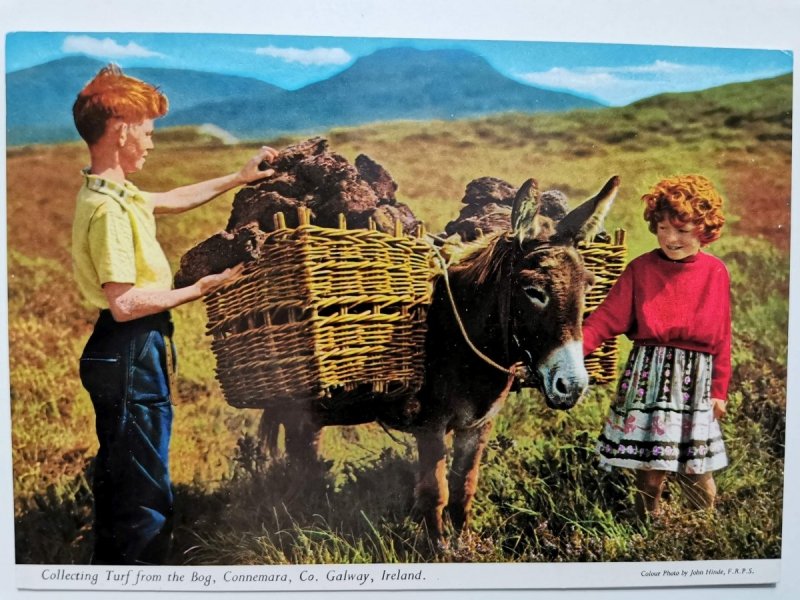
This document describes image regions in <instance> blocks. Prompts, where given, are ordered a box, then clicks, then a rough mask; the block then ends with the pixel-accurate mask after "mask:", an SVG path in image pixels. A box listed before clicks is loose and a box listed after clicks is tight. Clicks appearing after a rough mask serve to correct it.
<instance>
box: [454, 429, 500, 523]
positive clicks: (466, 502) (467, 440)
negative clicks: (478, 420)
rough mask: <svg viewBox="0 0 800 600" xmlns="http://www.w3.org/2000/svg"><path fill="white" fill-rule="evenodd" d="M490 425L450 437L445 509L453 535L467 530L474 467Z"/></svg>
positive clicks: (475, 480) (475, 474) (475, 477)
mask: <svg viewBox="0 0 800 600" xmlns="http://www.w3.org/2000/svg"><path fill="white" fill-rule="evenodd" d="M491 432H492V422H491V421H487V422H485V423H483V424H482V425H480V426H478V427H475V428H473V429H457V430H456V431H455V433H454V434H453V464H452V466H451V467H450V480H449V483H450V503H449V504H448V506H447V510H448V512H449V513H450V520H451V521H452V522H453V527H454V528H455V530H456V532H457V533H461V531H462V530H464V529H467V528H469V521H470V511H471V510H472V499H473V498H474V497H475V490H476V489H477V487H478V470H479V469H478V468H479V467H480V464H481V458H482V456H483V449H484V448H486V444H487V442H488V441H489V434H490V433H491Z"/></svg>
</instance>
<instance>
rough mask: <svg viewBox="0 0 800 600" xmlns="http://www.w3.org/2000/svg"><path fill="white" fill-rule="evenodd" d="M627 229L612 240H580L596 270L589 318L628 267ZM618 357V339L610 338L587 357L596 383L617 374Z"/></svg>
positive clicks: (586, 261) (588, 263)
mask: <svg viewBox="0 0 800 600" xmlns="http://www.w3.org/2000/svg"><path fill="white" fill-rule="evenodd" d="M627 250H628V249H627V245H626V243H625V230H624V229H618V230H616V231H615V232H614V240H613V241H612V242H598V241H594V242H592V243H590V244H581V245H580V246H579V247H578V251H579V252H580V254H581V256H582V257H583V262H584V264H585V265H586V267H587V268H588V269H589V270H590V271H591V272H592V273H594V277H595V283H594V285H593V286H592V289H591V290H590V291H589V293H588V294H587V295H586V312H584V318H586V317H587V316H588V315H589V314H591V312H592V311H593V310H594V309H595V308H597V307H598V306H599V305H600V303H601V302H602V301H603V299H604V298H605V297H606V295H607V294H608V291H609V290H610V289H611V286H613V285H614V283H616V281H617V279H619V276H620V275H621V274H622V271H623V270H624V268H625V259H626V257H627ZM618 358H619V341H618V339H617V338H614V339H611V340H608V341H607V342H605V343H604V344H603V345H602V346H600V347H599V348H598V349H597V350H595V351H594V352H592V353H591V354H590V355H589V356H587V357H586V359H585V364H586V370H587V371H588V372H589V377H590V378H591V380H592V381H593V382H594V383H598V384H605V383H609V382H612V381H615V380H616V378H617V361H618Z"/></svg>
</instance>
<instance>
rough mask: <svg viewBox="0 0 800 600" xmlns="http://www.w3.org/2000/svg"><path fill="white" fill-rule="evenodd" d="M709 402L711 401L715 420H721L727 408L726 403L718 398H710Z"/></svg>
mask: <svg viewBox="0 0 800 600" xmlns="http://www.w3.org/2000/svg"><path fill="white" fill-rule="evenodd" d="M711 403H712V410H713V411H714V418H715V419H717V420H721V419H722V418H723V417H724V416H725V413H726V412H727V410H728V407H727V404H728V403H727V402H725V400H722V399H720V398H712V399H711Z"/></svg>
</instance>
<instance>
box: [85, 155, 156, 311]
mask: <svg viewBox="0 0 800 600" xmlns="http://www.w3.org/2000/svg"><path fill="white" fill-rule="evenodd" d="M83 177H84V184H83V186H82V187H81V189H80V191H79V192H78V198H77V202H76V206H75V219H74V220H73V223H72V266H73V271H74V275H75V280H76V282H77V284H78V289H79V290H80V291H81V293H82V294H83V297H84V298H85V299H86V300H87V301H88V302H89V303H90V304H91V305H93V306H96V307H97V308H108V301H107V300H106V296H105V294H104V293H103V288H102V286H103V284H105V283H112V282H113V283H132V284H133V285H134V286H136V287H138V288H149V289H154V290H169V289H171V288H172V270H171V268H170V266H169V261H168V260H167V257H166V256H165V255H164V251H163V250H162V249H161V244H159V243H158V240H157V239H156V220H155V216H154V215H153V203H152V200H151V199H150V196H149V194H147V193H146V192H142V191H140V190H139V189H138V188H137V187H136V186H135V185H133V184H132V183H130V182H127V181H126V182H125V184H124V185H120V184H118V183H115V182H113V181H109V180H107V179H103V178H101V177H98V176H96V175H91V174H89V173H88V170H85V171H83Z"/></svg>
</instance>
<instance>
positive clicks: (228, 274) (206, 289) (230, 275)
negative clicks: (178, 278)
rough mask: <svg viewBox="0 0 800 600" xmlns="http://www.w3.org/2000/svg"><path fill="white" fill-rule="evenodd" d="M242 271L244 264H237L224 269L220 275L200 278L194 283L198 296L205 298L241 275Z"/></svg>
mask: <svg viewBox="0 0 800 600" xmlns="http://www.w3.org/2000/svg"><path fill="white" fill-rule="evenodd" d="M243 270H244V264H243V263H239V264H238V265H236V266H235V267H230V268H229V269H225V270H224V271H223V272H222V273H214V274H212V275H206V276H205V277H201V278H200V279H198V280H197V281H196V282H195V285H196V286H197V289H198V291H199V292H200V295H201V296H206V295H208V294H210V293H211V292H213V291H215V290H217V289H218V288H220V287H222V286H223V285H225V284H226V283H228V282H229V281H230V280H231V279H235V278H236V277H238V276H239V275H241V274H242V271H243Z"/></svg>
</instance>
